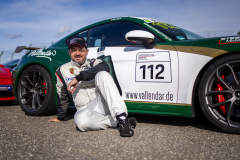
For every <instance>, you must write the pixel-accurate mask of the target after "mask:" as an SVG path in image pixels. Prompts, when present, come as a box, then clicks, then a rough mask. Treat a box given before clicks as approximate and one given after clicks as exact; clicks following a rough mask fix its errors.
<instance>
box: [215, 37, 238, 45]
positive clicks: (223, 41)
mask: <svg viewBox="0 0 240 160" xmlns="http://www.w3.org/2000/svg"><path fill="white" fill-rule="evenodd" d="M230 43H240V37H225V38H221V39H220V40H219V45H221V44H230Z"/></svg>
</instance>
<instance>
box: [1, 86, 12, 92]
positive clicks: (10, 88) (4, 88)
mask: <svg viewBox="0 0 240 160" xmlns="http://www.w3.org/2000/svg"><path fill="white" fill-rule="evenodd" d="M0 91H12V86H10V85H0Z"/></svg>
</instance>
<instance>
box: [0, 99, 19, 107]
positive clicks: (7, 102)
mask: <svg viewBox="0 0 240 160" xmlns="http://www.w3.org/2000/svg"><path fill="white" fill-rule="evenodd" d="M13 105H19V103H18V101H16V100H15V101H1V102H0V106H13Z"/></svg>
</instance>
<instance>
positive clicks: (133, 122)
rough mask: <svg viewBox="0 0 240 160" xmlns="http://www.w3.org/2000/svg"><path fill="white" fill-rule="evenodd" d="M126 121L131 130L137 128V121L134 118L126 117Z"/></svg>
mask: <svg viewBox="0 0 240 160" xmlns="http://www.w3.org/2000/svg"><path fill="white" fill-rule="evenodd" d="M127 119H130V124H131V127H132V128H136V126H137V119H136V118H135V117H127Z"/></svg>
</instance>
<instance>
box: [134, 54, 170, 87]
mask: <svg viewBox="0 0 240 160" xmlns="http://www.w3.org/2000/svg"><path fill="white" fill-rule="evenodd" d="M135 67H136V68H135V71H136V73H135V81H136V82H150V83H172V71H171V59H170V55H169V52H152V53H147V52H140V53H138V54H137V59H136V65H135Z"/></svg>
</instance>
